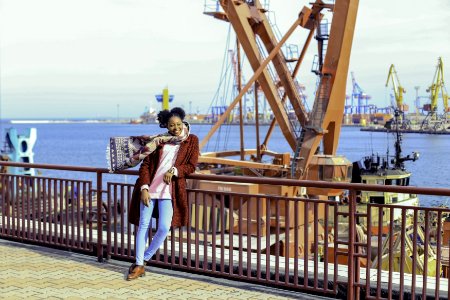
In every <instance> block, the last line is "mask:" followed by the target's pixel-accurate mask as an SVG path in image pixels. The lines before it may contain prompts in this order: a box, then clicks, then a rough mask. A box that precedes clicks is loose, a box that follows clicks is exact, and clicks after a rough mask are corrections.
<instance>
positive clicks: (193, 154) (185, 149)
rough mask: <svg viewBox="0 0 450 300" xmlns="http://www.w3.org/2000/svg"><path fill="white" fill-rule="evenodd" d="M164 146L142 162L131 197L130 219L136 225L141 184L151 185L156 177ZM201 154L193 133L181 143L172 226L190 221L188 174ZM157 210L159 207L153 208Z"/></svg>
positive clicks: (176, 163)
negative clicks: (187, 188)
mask: <svg viewBox="0 0 450 300" xmlns="http://www.w3.org/2000/svg"><path fill="white" fill-rule="evenodd" d="M161 151H162V147H161V146H160V147H158V148H156V150H155V151H153V152H152V153H150V154H149V155H148V156H147V157H146V158H145V159H144V160H143V162H142V164H141V167H140V168H139V178H138V179H137V180H136V184H135V186H134V190H133V195H132V197H131V204H130V210H129V212H130V213H129V215H128V221H129V222H130V223H132V224H134V225H136V226H138V225H139V217H140V202H141V186H142V185H144V184H148V185H150V183H151V182H152V180H153V178H154V177H155V173H156V170H157V168H158V164H159V158H160V156H161ZM199 154H200V151H199V146H198V137H197V136H195V135H193V134H191V135H189V137H188V138H187V139H186V140H185V141H184V142H182V143H181V145H180V149H179V150H178V153H177V158H176V161H175V165H174V166H175V168H177V170H178V176H173V177H172V191H171V195H172V205H173V217H172V226H173V227H180V226H186V225H187V224H188V221H189V207H188V197H187V192H186V178H185V177H186V176H187V175H188V174H191V173H193V172H194V171H195V165H196V164H197V161H198V156H199ZM153 211H154V212H157V208H156V207H155V209H154V210H153Z"/></svg>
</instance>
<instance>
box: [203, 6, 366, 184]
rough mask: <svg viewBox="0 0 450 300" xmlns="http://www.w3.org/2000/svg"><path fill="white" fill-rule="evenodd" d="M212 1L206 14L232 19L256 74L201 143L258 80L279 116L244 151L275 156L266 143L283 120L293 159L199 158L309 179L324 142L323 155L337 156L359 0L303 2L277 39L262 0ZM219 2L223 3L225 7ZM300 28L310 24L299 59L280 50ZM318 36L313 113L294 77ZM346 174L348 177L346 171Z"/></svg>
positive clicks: (230, 153) (205, 160)
mask: <svg viewBox="0 0 450 300" xmlns="http://www.w3.org/2000/svg"><path fill="white" fill-rule="evenodd" d="M212 2H214V9H213V10H211V11H205V14H207V15H211V16H213V17H215V18H216V19H219V20H223V21H226V22H229V23H230V24H231V26H232V27H233V29H234V32H235V33H236V36H237V39H238V40H239V43H240V45H241V46H242V49H243V50H244V52H245V55H246V58H247V60H248V62H249V65H250V66H251V68H252V69H253V72H254V73H253V76H252V77H251V78H250V79H249V80H248V81H247V83H246V84H245V86H244V87H243V88H242V89H241V91H240V93H239V95H238V96H237V97H236V98H235V100H234V101H232V103H230V105H229V106H228V108H227V111H226V112H224V114H223V115H222V116H221V118H219V120H218V121H217V122H216V124H214V126H213V127H212V128H211V130H210V131H209V132H208V134H207V135H206V136H205V138H204V139H203V140H202V141H201V142H200V148H203V147H204V146H205V144H206V143H207V142H208V140H209V139H210V138H211V136H212V135H213V134H214V133H215V131H216V130H217V129H218V127H219V126H220V125H222V123H223V122H224V121H225V120H226V119H227V117H228V115H229V114H230V113H231V112H232V110H233V108H234V107H235V106H236V105H237V104H238V103H239V101H240V98H242V96H243V95H244V94H245V93H246V92H247V91H248V90H249V89H250V88H251V87H252V85H254V84H255V82H257V83H258V84H259V86H260V88H261V89H262V91H263V92H264V95H265V98H266V100H267V102H268V104H269V105H270V107H271V110H272V112H273V115H274V119H273V121H272V124H271V125H270V127H269V130H268V131H267V134H266V138H265V139H264V142H263V143H262V145H257V147H256V149H248V150H244V152H245V153H244V154H245V155H251V154H254V153H255V152H256V151H263V153H262V154H263V155H271V153H270V151H266V147H267V143H268V140H269V137H270V135H271V133H272V131H273V128H274V125H275V123H277V124H278V126H279V128H280V129H281V132H282V133H283V135H284V137H285V139H286V141H287V143H288V144H289V146H290V148H291V149H292V151H293V153H294V154H293V157H292V159H291V158H289V157H288V158H286V156H285V155H284V154H283V155H281V157H277V158H280V159H281V163H280V165H277V166H276V165H273V164H264V163H261V162H257V161H243V160H239V161H238V160H234V161H232V160H231V159H226V158H225V156H231V155H236V154H235V153H236V152H233V151H228V152H227V153H207V154H202V157H200V162H203V163H219V164H228V165H234V166H241V167H247V168H252V169H259V170H264V169H271V170H274V169H276V170H278V171H281V172H285V173H286V172H288V173H290V176H289V177H291V178H299V179H306V178H308V176H309V175H308V169H309V167H310V164H311V162H312V161H313V157H314V155H316V154H317V152H318V149H319V147H320V146H321V148H322V149H321V150H322V151H321V152H322V153H323V155H331V156H333V155H336V150H337V146H338V141H339V135H340V129H341V125H342V115H343V113H344V107H345V88H346V83H347V74H348V67H349V60H350V52H351V46H352V41H353V34H354V28H355V22H356V15H357V9H358V3H359V1H358V0H337V1H323V0H317V1H315V2H313V3H311V4H310V6H309V7H308V6H304V7H303V8H302V9H300V11H299V14H298V16H297V18H296V19H295V20H294V21H293V24H292V26H291V27H290V28H289V30H288V31H287V32H286V33H285V35H284V36H283V37H282V38H281V39H280V40H278V39H277V38H276V36H275V33H274V31H273V29H272V27H271V25H270V22H269V20H268V19H267V15H266V12H267V10H266V9H265V8H264V6H263V5H261V3H260V1H258V0H255V1H244V0H235V1H231V0H220V1H212ZM215 4H220V9H218V7H217V6H216V5H215ZM325 12H327V13H332V14H333V15H338V16H339V17H336V18H332V21H331V24H330V27H329V29H328V23H327V25H326V26H324V23H323V22H322V19H323V16H324V13H325ZM298 28H302V29H305V30H306V31H307V37H306V40H305V42H304V45H303V48H302V49H301V51H300V55H299V57H298V59H296V60H292V59H289V60H288V59H286V57H285V56H284V54H283V52H282V51H281V49H282V47H283V45H284V44H285V43H286V41H287V39H288V38H289V37H290V36H291V34H292V33H293V32H294V31H295V30H296V29H298ZM313 37H314V38H315V39H316V41H317V49H318V50H317V51H318V55H317V59H316V60H315V68H314V71H313V72H314V73H315V74H317V78H318V82H319V84H318V86H317V90H316V93H315V100H314V106H313V108H312V110H311V112H308V111H307V109H306V107H305V105H304V103H303V101H302V97H301V95H300V93H299V91H298V88H297V86H296V84H295V77H296V75H297V73H298V70H299V69H300V67H301V65H302V62H303V59H304V56H305V54H306V52H307V49H308V47H309V45H310V43H311V41H312V39H313ZM292 62H295V67H294V68H293V70H292V72H291V71H290V68H289V67H288V65H287V64H288V63H292ZM269 63H270V65H269ZM280 90H281V91H282V92H280ZM287 103H289V105H290V107H292V108H293V112H294V115H293V116H291V115H290V114H289V112H288V111H287V109H286V104H287ZM264 151H265V152H264ZM289 171H290V172H289ZM344 173H345V175H344V177H345V176H346V175H347V174H346V173H347V172H344ZM349 176H350V175H349Z"/></svg>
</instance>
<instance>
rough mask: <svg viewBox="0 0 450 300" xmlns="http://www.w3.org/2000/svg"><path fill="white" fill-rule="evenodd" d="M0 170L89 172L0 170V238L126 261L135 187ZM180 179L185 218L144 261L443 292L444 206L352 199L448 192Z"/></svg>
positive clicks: (351, 289) (352, 295) (274, 278)
mask: <svg viewBox="0 0 450 300" xmlns="http://www.w3.org/2000/svg"><path fill="white" fill-rule="evenodd" d="M0 166H15V167H25V166H26V167H28V168H29V167H33V168H40V169H57V170H69V171H77V172H87V173H94V174H96V182H95V183H93V182H92V181H90V180H80V179H77V180H75V179H60V178H50V177H39V176H36V177H31V176H20V175H11V174H0V184H1V192H0V195H1V199H0V200H1V201H0V204H1V218H0V222H1V224H0V238H8V239H14V240H19V241H24V242H32V243H37V244H40V245H43V246H56V247H60V248H65V249H73V250H78V251H83V252H86V253H89V254H92V255H96V256H97V258H98V260H99V261H102V260H104V259H108V258H110V257H114V258H118V259H125V260H129V261H132V260H133V259H134V252H135V236H134V233H135V227H134V226H133V225H129V224H128V207H129V202H130V200H131V195H132V190H133V187H134V185H133V184H127V183H122V182H107V183H106V184H103V181H104V180H103V179H104V178H103V176H104V175H105V174H106V173H108V170H107V169H101V168H89V167H73V166H56V165H45V164H24V163H11V162H0ZM119 174H127V175H137V171H123V172H120V173H119ZM188 181H189V182H188V185H189V188H188V199H189V204H190V205H189V216H190V225H189V226H186V227H181V228H173V229H171V232H170V233H169V236H168V237H167V239H166V240H165V242H164V245H163V246H162V247H161V248H160V249H159V250H158V252H157V253H156V254H155V256H154V257H153V258H152V260H151V264H153V265H159V266H166V267H171V268H176V269H180V270H189V271H191V272H199V273H204V274H210V275H213V276H220V277H227V278H232V279H238V280H246V281H249V282H255V283H262V284H269V285H272V286H278V287H285V288H289V289H294V290H299V291H311V292H314V293H321V294H324V295H329V296H332V297H338V298H346V299H358V298H359V297H362V298H365V299H383V298H395V299H397V298H398V299H403V298H414V297H416V295H418V296H419V295H420V296H421V297H422V299H425V298H430V299H438V298H442V299H445V298H448V297H449V296H450V295H449V293H450V292H449V291H448V285H449V278H448V277H449V275H448V259H449V258H448V245H449V243H450V241H444V240H443V239H442V236H441V234H440V233H441V231H442V230H443V225H442V223H441V222H440V220H441V219H442V218H443V217H444V215H445V214H449V213H450V210H449V209H447V208H424V207H414V206H412V207H411V206H401V205H380V204H372V203H369V204H366V205H365V206H361V205H358V204H357V193H358V191H363V190H370V191H383V192H396V193H405V194H422V195H435V196H445V197H450V189H443V188H419V187H398V186H380V185H366V184H346V183H327V182H318V181H317V182H316V181H297V180H288V179H271V178H260V177H244V176H217V175H201V174H192V175H190V176H189V179H188ZM300 187H315V188H324V189H330V188H332V189H341V190H347V191H348V193H349V200H348V204H342V203H338V202H335V201H330V200H314V199H308V198H305V197H287V196H285V195H287V194H293V193H294V192H293V190H295V189H297V188H300ZM362 207H364V209H362ZM399 216H400V217H399ZM383 220H388V222H387V223H386V225H383V226H379V225H377V224H384V223H383ZM343 228H344V229H343ZM152 234H153V232H152V231H150V233H149V235H150V238H151V235H152ZM445 251H446V252H445Z"/></svg>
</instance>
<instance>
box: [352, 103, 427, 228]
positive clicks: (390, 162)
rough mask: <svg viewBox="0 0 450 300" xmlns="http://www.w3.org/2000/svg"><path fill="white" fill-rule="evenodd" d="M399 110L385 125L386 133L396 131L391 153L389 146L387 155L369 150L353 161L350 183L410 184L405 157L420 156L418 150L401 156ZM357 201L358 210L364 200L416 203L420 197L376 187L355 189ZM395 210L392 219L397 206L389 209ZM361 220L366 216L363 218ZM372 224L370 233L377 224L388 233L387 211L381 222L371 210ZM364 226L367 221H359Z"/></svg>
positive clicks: (363, 208) (362, 209)
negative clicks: (368, 152)
mask: <svg viewBox="0 0 450 300" xmlns="http://www.w3.org/2000/svg"><path fill="white" fill-rule="evenodd" d="M401 115H402V112H401V111H399V110H398V109H396V110H395V111H394V118H393V119H392V120H391V121H390V122H388V123H386V125H385V127H386V129H387V130H388V134H389V133H390V132H392V133H393V134H394V135H395V144H394V149H395V153H394V156H393V157H390V156H389V149H388V151H387V152H386V156H380V155H378V154H373V153H372V154H371V155H369V156H365V157H364V158H363V159H361V160H360V161H356V162H354V163H353V171H352V180H351V182H352V183H363V184H377V185H386V186H389V185H396V186H409V184H410V178H411V175H412V174H411V172H409V171H408V170H407V169H406V167H405V162H406V161H413V162H414V161H416V160H418V159H419V156H420V155H419V153H418V152H413V153H412V154H411V155H407V156H404V157H402V133H401V131H400V122H399V121H398V120H399V117H400V116H401ZM356 201H357V203H358V206H357V211H358V212H359V213H366V212H367V204H368V203H372V204H394V205H401V206H419V198H418V196H417V195H416V194H404V193H393V192H377V191H358V192H357V197H356ZM392 211H393V213H394V221H397V220H399V219H400V217H401V211H400V210H395V209H394V210H392ZM364 220H366V219H365V218H364ZM371 220H372V228H373V232H372V233H373V234H377V233H378V227H379V226H382V227H383V230H382V232H383V233H387V230H388V229H387V228H388V227H387V226H388V225H389V224H390V215H389V213H387V209H386V211H385V212H384V213H383V220H382V224H378V211H377V210H373V211H372V218H371ZM361 225H364V226H367V224H361Z"/></svg>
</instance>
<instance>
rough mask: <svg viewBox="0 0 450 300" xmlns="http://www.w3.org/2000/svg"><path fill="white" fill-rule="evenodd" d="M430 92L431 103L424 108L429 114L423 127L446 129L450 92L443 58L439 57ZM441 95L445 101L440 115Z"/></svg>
mask: <svg viewBox="0 0 450 300" xmlns="http://www.w3.org/2000/svg"><path fill="white" fill-rule="evenodd" d="M427 92H429V93H430V103H428V104H425V105H424V106H423V110H424V111H427V112H428V114H427V116H426V117H425V119H424V120H423V122H422V129H434V130H440V129H446V128H447V126H446V124H447V114H448V112H449V107H448V93H447V89H446V88H445V84H444V63H443V62H442V58H441V57H439V58H438V64H437V66H436V72H435V73H434V77H433V81H432V82H431V85H430V87H429V88H428V89H427ZM439 96H441V98H442V101H443V108H444V109H443V114H442V115H439V114H438V111H437V108H438V107H437V106H438V100H439Z"/></svg>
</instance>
